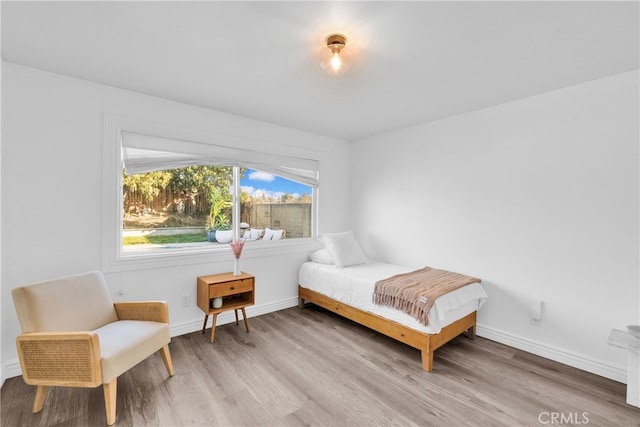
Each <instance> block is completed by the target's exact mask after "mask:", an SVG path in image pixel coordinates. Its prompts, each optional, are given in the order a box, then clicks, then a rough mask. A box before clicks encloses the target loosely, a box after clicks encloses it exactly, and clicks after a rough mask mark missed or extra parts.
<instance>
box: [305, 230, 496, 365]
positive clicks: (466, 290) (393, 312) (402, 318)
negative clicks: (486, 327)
mask: <svg viewBox="0 0 640 427" xmlns="http://www.w3.org/2000/svg"><path fill="white" fill-rule="evenodd" d="M356 244H357V243H356ZM326 246H329V248H325V249H321V250H319V251H316V252H314V253H313V254H312V255H311V257H310V258H311V261H308V262H304V263H303V264H302V266H301V267H300V270H299V274H298V297H299V307H300V308H303V307H304V305H305V303H313V304H315V305H318V306H320V307H323V308H325V309H327V310H330V311H332V312H334V313H336V314H339V315H341V316H343V317H346V318H347V319H350V320H353V321H355V322H357V323H359V324H362V325H364V326H367V327H369V328H371V329H373V330H375V331H377V332H380V333H382V334H384V335H387V336H389V337H391V338H394V339H396V340H398V341H400V342H402V343H405V344H407V345H409V346H412V347H414V348H416V349H419V350H420V351H421V353H422V369H423V370H425V371H427V372H431V370H432V368H433V353H434V351H435V350H436V349H437V348H439V347H441V346H442V345H444V344H446V343H447V342H449V341H450V340H452V339H453V338H455V337H457V336H458V335H460V334H462V333H465V332H466V334H467V336H468V337H469V338H471V339H473V338H475V328H476V312H477V310H478V309H479V308H480V306H482V304H483V303H484V301H485V300H486V299H487V294H486V293H485V291H484V289H483V287H482V285H481V284H480V283H471V284H468V285H465V286H463V287H461V288H459V289H456V290H455V291H452V292H449V293H447V294H445V295H443V296H441V297H439V298H437V299H436V300H435V302H434V304H433V307H432V308H431V310H430V311H429V313H428V317H429V322H428V324H427V325H424V324H422V323H421V322H420V321H418V320H416V319H415V318H413V317H411V316H410V315H408V314H406V313H404V312H403V311H401V310H398V309H395V308H392V307H388V306H384V305H378V304H374V303H373V298H372V297H373V293H374V288H375V283H376V282H377V281H378V280H382V279H386V278H388V277H391V276H394V275H397V274H402V273H408V272H410V271H413V270H415V269H416V267H409V266H400V265H395V264H388V263H383V262H378V261H372V260H369V259H366V257H364V255H362V256H361V257H359V260H358V262H356V263H350V262H347V263H346V264H349V265H343V263H341V262H336V259H335V258H340V254H339V253H338V257H332V256H330V255H332V254H336V253H337V252H335V251H334V252H331V251H329V250H327V249H330V248H331V246H330V245H328V244H327V242H326V241H325V247H326ZM314 255H315V256H314ZM341 259H342V260H344V258H341Z"/></svg>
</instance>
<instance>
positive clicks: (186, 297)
mask: <svg viewBox="0 0 640 427" xmlns="http://www.w3.org/2000/svg"><path fill="white" fill-rule="evenodd" d="M189 304H191V301H190V298H189V294H185V295H182V299H181V305H182V308H187V307H189Z"/></svg>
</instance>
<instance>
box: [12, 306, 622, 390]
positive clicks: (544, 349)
mask: <svg viewBox="0 0 640 427" xmlns="http://www.w3.org/2000/svg"><path fill="white" fill-rule="evenodd" d="M296 305H298V298H297V297H292V298H287V299H284V300H280V301H276V302H272V303H268V304H260V305H252V306H250V307H247V308H246V311H247V316H248V317H255V316H260V315H262V314H267V313H271V312H274V311H278V310H284V309H286V308H290V307H295V306H296ZM231 322H235V316H234V314H233V312H231V311H229V312H225V313H222V314H221V315H220V316H218V319H217V322H216V323H217V325H224V324H227V323H231ZM210 325H211V320H209V322H208V324H207V326H210ZM170 329H171V336H172V337H175V336H179V335H184V334H189V333H191V332H195V331H200V330H202V317H198V319H194V320H189V321H187V322H181V323H177V324H173V325H171V327H170ZM476 333H477V334H478V336H481V337H483V338H487V339H490V340H492V341H496V342H499V343H501V344H505V345H508V346H510V347H514V348H517V349H519V350H523V351H526V352H529V353H533V354H535V355H538V356H541V357H545V358H547V359H551V360H554V361H556V362H560V363H564V364H565V365H569V366H573V367H574V368H578V369H582V370H583V371H587V372H591V373H593V374H596V375H600V376H602V377H605V378H609V379H611V380H614V381H618V382H621V383H625V384H626V382H627V371H626V369H625V368H621V367H619V366H612V365H609V364H607V363H604V362H602V361H598V360H594V359H590V358H587V357H584V356H582V355H579V354H575V353H571V352H568V351H566V350H564V349H561V348H557V347H553V346H550V345H547V344H543V343H541V342H537V341H533V340H529V339H524V338H521V337H519V336H516V335H513V334H510V333H508V332H504V331H501V330H499V329H495V328H491V327H488V326H483V325H481V324H478V326H477V329H476ZM20 375H22V370H21V369H20V362H19V361H18V360H17V359H16V360H14V361H12V362H9V363H7V364H6V365H4V366H3V368H2V384H4V380H5V379H6V378H12V377H17V376H20Z"/></svg>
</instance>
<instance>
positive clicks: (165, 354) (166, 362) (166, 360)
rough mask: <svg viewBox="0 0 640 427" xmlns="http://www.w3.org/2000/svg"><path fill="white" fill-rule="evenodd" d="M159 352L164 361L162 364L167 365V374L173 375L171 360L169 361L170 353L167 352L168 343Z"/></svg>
mask: <svg viewBox="0 0 640 427" xmlns="http://www.w3.org/2000/svg"><path fill="white" fill-rule="evenodd" d="M160 354H161V355H162V360H163V361H164V366H166V367H167V372H168V373H169V376H170V377H172V376H173V362H172V361H171V353H169V345H165V346H164V347H162V349H161V350H160Z"/></svg>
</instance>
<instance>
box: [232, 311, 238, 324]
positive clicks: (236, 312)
mask: <svg viewBox="0 0 640 427" xmlns="http://www.w3.org/2000/svg"><path fill="white" fill-rule="evenodd" d="M233 312H234V313H235V314H236V325H239V323H238V309H237V308H236V309H235V310H233Z"/></svg>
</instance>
